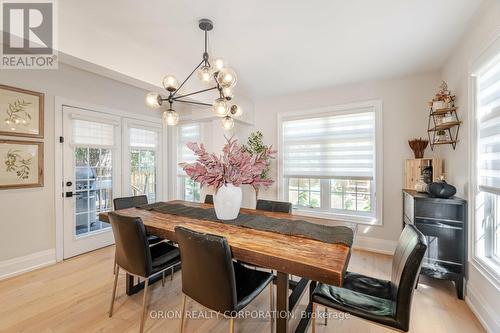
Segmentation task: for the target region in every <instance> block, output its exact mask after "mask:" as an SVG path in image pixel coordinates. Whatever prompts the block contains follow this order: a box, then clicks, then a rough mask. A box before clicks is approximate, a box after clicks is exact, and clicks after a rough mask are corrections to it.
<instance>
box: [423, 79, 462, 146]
mask: <svg viewBox="0 0 500 333" xmlns="http://www.w3.org/2000/svg"><path fill="white" fill-rule="evenodd" d="M460 124H462V122H461V121H460V120H459V119H458V115H457V107H455V95H452V94H451V92H450V91H449V90H448V85H447V84H446V82H444V81H443V83H442V84H441V86H440V87H439V91H438V93H437V94H436V95H435V96H434V98H433V99H432V101H430V102H429V121H428V123H427V135H428V137H429V142H430V144H431V149H432V150H434V146H435V145H448V144H449V145H451V146H452V147H453V150H455V148H456V146H457V142H458V132H459V130H460Z"/></svg>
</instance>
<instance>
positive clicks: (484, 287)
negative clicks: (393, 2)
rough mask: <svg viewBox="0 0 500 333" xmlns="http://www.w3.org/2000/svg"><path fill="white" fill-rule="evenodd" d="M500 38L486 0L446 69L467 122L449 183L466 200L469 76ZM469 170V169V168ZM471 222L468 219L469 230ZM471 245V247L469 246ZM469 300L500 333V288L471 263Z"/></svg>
mask: <svg viewBox="0 0 500 333" xmlns="http://www.w3.org/2000/svg"><path fill="white" fill-rule="evenodd" d="M495 38H500V1H498V0H486V1H484V4H483V6H482V7H481V9H480V11H479V12H478V13H477V15H476V16H475V18H474V20H473V21H472V22H471V23H470V25H469V29H468V31H467V33H466V34H465V36H464V37H463V39H462V40H461V42H460V44H459V45H457V47H456V49H455V50H454V51H453V53H452V54H451V55H450V57H449V60H448V63H447V64H446V66H445V67H444V68H443V71H442V77H443V79H444V80H446V81H447V82H448V86H449V88H450V89H451V90H452V91H453V92H454V93H456V95H457V105H458V107H459V116H460V117H461V120H463V121H464V125H463V126H462V127H461V128H460V132H461V134H460V137H459V139H460V143H459V144H458V145H457V150H456V151H451V150H443V149H442V148H441V151H442V153H443V155H444V156H445V158H446V160H447V162H448V163H449V165H450V166H451V168H450V169H449V172H448V178H449V181H450V182H451V183H452V184H454V185H456V186H457V190H458V194H459V195H462V196H464V197H465V198H467V195H468V193H469V188H468V173H469V168H470V163H473V162H474V161H471V160H470V159H469V155H468V151H469V144H470V142H469V140H468V135H469V126H470V121H471V119H470V118H469V112H470V110H469V98H468V96H469V94H468V92H469V91H468V75H469V70H470V66H471V64H472V62H474V61H475V60H476V59H477V58H478V57H479V56H480V54H481V53H482V51H483V50H484V49H485V48H486V47H487V46H488V45H489V44H490V43H491V42H492V41H493V40H494V39H495ZM466 166H469V167H466ZM471 229H472V220H471V219H470V218H469V230H471ZM470 245H471V244H470ZM466 300H467V302H468V303H469V305H470V306H471V308H472V309H473V310H474V311H475V312H476V315H477V316H478V318H479V319H480V320H481V322H482V323H483V326H485V328H487V329H488V330H489V332H500V315H499V312H498V309H500V286H495V284H494V283H492V282H491V281H490V280H489V279H488V278H487V277H486V276H485V274H483V273H482V272H481V270H480V269H479V268H478V266H477V265H476V264H475V263H474V262H473V261H469V266H468V282H467V296H466Z"/></svg>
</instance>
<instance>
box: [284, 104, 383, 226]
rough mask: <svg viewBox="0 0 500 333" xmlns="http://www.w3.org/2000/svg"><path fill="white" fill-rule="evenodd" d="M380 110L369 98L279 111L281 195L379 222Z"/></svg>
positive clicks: (316, 209) (314, 208) (303, 206)
mask: <svg viewBox="0 0 500 333" xmlns="http://www.w3.org/2000/svg"><path fill="white" fill-rule="evenodd" d="M380 109H381V108H380V103H378V102H368V103H359V104H356V105H346V106H339V107H335V108H331V109H330V110H321V111H318V112H310V113H307V112H305V113H304V112H302V113H301V114H293V115H289V114H288V113H287V114H286V115H284V116H280V137H281V142H280V146H281V149H279V153H280V154H281V155H280V173H281V174H280V177H281V180H282V184H283V186H282V187H280V196H281V198H282V200H286V201H289V202H291V203H292V204H293V206H294V209H296V210H297V211H303V212H310V213H317V214H334V215H338V217H339V218H343V219H346V220H352V221H360V222H369V223H377V222H380V213H381V209H379V207H381V201H380V200H381V199H380V198H378V202H377V198H376V191H375V184H376V182H375V181H376V180H378V179H381V173H380V172H379V175H377V171H379V170H381V169H380V168H379V167H378V166H377V163H380V162H381V161H380V158H378V156H379V155H380V152H381V146H380V144H379V141H378V140H377V135H380V132H381V131H380V129H379V128H380V126H381V124H380V120H379V118H380V117H378V115H379V113H380ZM377 214H379V215H377Z"/></svg>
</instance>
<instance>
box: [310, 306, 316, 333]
mask: <svg viewBox="0 0 500 333" xmlns="http://www.w3.org/2000/svg"><path fill="white" fill-rule="evenodd" d="M311 316H312V322H311V326H312V333H316V303H313V305H312V313H311Z"/></svg>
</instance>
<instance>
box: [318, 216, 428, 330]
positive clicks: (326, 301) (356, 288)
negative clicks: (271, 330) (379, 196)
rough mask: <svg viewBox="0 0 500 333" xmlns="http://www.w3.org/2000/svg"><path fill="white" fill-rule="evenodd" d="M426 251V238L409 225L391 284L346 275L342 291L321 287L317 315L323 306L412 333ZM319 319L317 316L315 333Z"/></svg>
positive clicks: (400, 245) (354, 274) (403, 238)
mask: <svg viewBox="0 0 500 333" xmlns="http://www.w3.org/2000/svg"><path fill="white" fill-rule="evenodd" d="M426 250H427V242H426V239H425V237H424V235H423V234H422V233H421V232H420V231H418V229H417V228H416V227H415V226H414V225H411V224H409V225H406V227H405V228H404V229H403V233H402V234H401V236H400V238H399V241H398V246H397V247H396V252H395V253H394V258H393V261H392V275H391V280H390V281H386V280H379V279H376V278H372V277H369V276H364V275H361V274H356V273H351V272H346V274H345V277H344V283H343V286H342V287H341V288H340V287H335V286H330V285H327V284H324V283H319V284H318V285H317V287H316V289H315V290H314V292H313V295H312V300H313V313H315V311H316V307H317V305H322V306H325V307H326V308H332V309H335V310H338V311H342V312H347V313H350V314H351V315H353V316H356V317H360V318H362V319H365V320H368V321H371V322H374V323H376V324H379V325H382V326H385V327H389V328H392V329H395V330H397V331H404V332H408V330H409V329H410V312H411V303H412V298H413V291H414V289H415V288H414V287H415V284H416V283H417V278H418V276H419V274H420V267H421V265H422V260H423V258H424V254H425V251H426ZM315 317H316V316H314V315H313V322H312V331H313V333H315V331H316V323H315V321H316V320H315ZM325 318H326V317H325ZM325 324H326V320H325Z"/></svg>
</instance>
